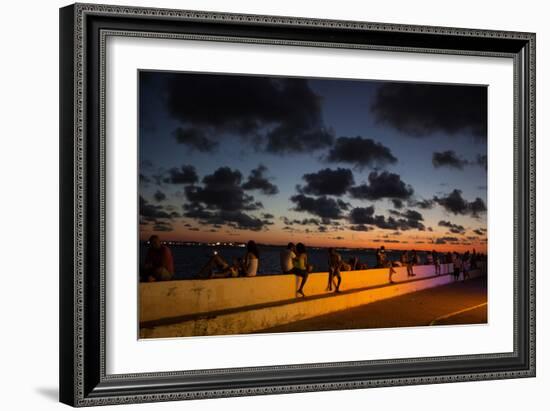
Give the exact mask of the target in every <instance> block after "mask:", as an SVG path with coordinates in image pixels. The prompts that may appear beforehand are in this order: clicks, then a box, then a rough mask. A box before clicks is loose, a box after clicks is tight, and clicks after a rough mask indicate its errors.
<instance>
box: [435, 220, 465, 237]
mask: <svg viewBox="0 0 550 411" xmlns="http://www.w3.org/2000/svg"><path fill="white" fill-rule="evenodd" d="M438 226H440V227H447V228H448V229H449V231H450V232H451V233H453V234H464V233H465V232H466V229H465V228H464V227H463V226H461V225H459V224H453V223H451V222H450V221H445V220H441V221H440V222H439V223H438Z"/></svg>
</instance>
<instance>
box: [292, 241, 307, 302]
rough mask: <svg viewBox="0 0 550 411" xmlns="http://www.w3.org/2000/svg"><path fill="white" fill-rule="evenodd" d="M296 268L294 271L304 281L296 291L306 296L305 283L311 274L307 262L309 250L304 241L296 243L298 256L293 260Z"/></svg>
mask: <svg viewBox="0 0 550 411" xmlns="http://www.w3.org/2000/svg"><path fill="white" fill-rule="evenodd" d="M293 263H294V268H293V269H292V273H293V274H296V275H297V276H299V277H302V282H301V283H300V286H299V287H298V290H297V291H296V293H297V294H299V295H301V296H302V297H305V294H304V285H306V281H307V277H308V275H309V273H308V271H309V266H308V263H307V252H306V246H305V245H304V244H302V243H298V244H296V258H295V259H294V260H293Z"/></svg>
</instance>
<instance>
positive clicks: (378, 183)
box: [349, 171, 414, 200]
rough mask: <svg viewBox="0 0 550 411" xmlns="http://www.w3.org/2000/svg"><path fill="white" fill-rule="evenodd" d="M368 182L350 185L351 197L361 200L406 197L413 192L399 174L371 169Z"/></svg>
mask: <svg viewBox="0 0 550 411" xmlns="http://www.w3.org/2000/svg"><path fill="white" fill-rule="evenodd" d="M368 180H369V182H368V184H365V183H363V184H361V185H358V186H354V187H351V188H350V190H349V193H350V195H351V197H353V198H356V199H361V200H379V199H381V198H397V199H408V198H410V197H411V196H412V194H413V193H414V190H413V188H412V187H411V186H410V185H409V184H405V183H404V182H403V181H402V180H401V176H400V175H399V174H395V173H390V172H388V171H383V172H381V173H378V172H377V171H372V172H371V173H370V174H369V177H368Z"/></svg>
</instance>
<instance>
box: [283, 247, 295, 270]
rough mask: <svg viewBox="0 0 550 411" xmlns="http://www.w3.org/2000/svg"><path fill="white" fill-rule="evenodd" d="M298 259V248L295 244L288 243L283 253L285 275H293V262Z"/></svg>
mask: <svg viewBox="0 0 550 411" xmlns="http://www.w3.org/2000/svg"><path fill="white" fill-rule="evenodd" d="M295 258H296V246H295V245H294V243H288V245H287V246H286V248H285V249H284V250H282V251H281V255H280V260H281V271H282V272H283V274H292V268H293V265H292V260H294V259H295Z"/></svg>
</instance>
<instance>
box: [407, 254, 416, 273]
mask: <svg viewBox="0 0 550 411" xmlns="http://www.w3.org/2000/svg"><path fill="white" fill-rule="evenodd" d="M413 252H414V251H413ZM413 266H414V254H412V253H411V252H410V251H407V277H414V276H415V275H416V274H415V273H414V272H413Z"/></svg>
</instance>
